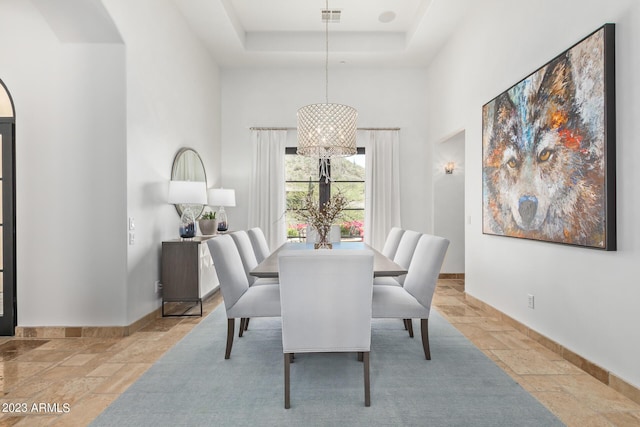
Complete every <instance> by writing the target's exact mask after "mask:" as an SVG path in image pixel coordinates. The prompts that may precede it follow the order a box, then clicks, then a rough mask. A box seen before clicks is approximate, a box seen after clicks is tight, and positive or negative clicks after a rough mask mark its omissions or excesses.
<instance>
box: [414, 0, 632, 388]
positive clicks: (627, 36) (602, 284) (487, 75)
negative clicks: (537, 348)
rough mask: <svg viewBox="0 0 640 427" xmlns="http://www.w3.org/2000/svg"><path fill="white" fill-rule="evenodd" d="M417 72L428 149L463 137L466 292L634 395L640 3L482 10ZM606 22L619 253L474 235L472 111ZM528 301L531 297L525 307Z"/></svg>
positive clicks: (476, 149) (477, 115) (476, 146)
mask: <svg viewBox="0 0 640 427" xmlns="http://www.w3.org/2000/svg"><path fill="white" fill-rule="evenodd" d="M471 16H472V19H469V20H468V21H467V22H466V23H464V24H463V25H461V26H460V28H459V30H458V31H457V33H456V35H455V36H454V38H453V39H452V40H450V42H449V43H448V45H447V46H445V48H443V49H442V50H441V53H440V54H439V57H438V58H437V60H436V61H435V62H434V63H433V64H432V66H431V67H430V68H429V70H428V73H427V81H428V82H429V84H428V90H427V92H426V95H427V96H428V98H429V99H431V100H437V104H433V105H430V110H429V116H428V120H429V137H428V141H438V140H440V139H442V138H443V137H444V136H445V135H449V134H451V133H452V132H453V131H456V130H458V129H465V131H466V150H465V151H466V159H465V163H466V168H465V169H466V177H467V178H466V187H465V194H466V197H465V199H466V201H465V204H466V215H469V216H470V217H471V220H472V223H471V224H467V225H466V239H465V240H466V258H465V259H466V279H467V280H466V290H467V292H468V293H469V294H470V295H473V296H474V297H476V298H479V299H480V300H483V301H485V302H487V303H488V304H490V305H492V306H494V307H496V308H497V309H499V310H501V311H503V312H505V313H507V314H508V315H510V316H512V317H513V318H515V319H517V320H519V321H521V322H523V323H524V324H526V325H528V326H530V327H531V328H532V329H534V330H536V331H538V332H540V333H542V334H543V335H546V336H548V337H549V338H551V339H553V340H554V341H557V342H558V343H560V344H562V345H563V346H565V347H567V348H569V349H570V350H572V351H574V352H576V353H578V354H580V355H582V356H583V357H586V358H587V359H589V360H591V361H593V362H595V363H596V364H598V365H600V366H601V367H603V368H605V369H608V370H610V371H611V372H613V373H614V374H616V375H618V376H619V377H621V378H623V379H625V380H626V381H628V382H630V383H631V384H634V385H635V386H640V366H639V362H638V361H639V360H640V340H639V339H638V331H637V325H638V324H640V310H638V308H637V301H639V300H640V285H638V275H639V273H640V263H638V259H640V227H638V226H637V212H638V211H640V199H639V198H638V191H637V182H638V181H639V179H638V172H637V171H638V168H637V167H636V164H637V163H638V162H639V161H640V145H638V144H637V141H636V140H637V135H638V134H639V133H640V122H639V121H638V120H637V117H638V115H639V114H640V85H638V84H637V78H638V75H640V51H639V50H638V48H637V47H638V45H639V42H640V3H638V2H637V1H635V0H610V1H607V2H602V1H597V0H587V1H557V0H540V1H537V2H513V1H510V0H509V1H507V0H494V1H488V2H483V3H482V7H478V9H477V10H476V11H475V13H472V14H471ZM606 22H613V23H616V56H617V57H616V80H617V82H616V85H617V105H616V109H617V144H616V146H617V159H616V160H617V182H618V185H617V186H618V188H617V199H618V203H617V208H618V215H617V224H618V234H617V236H618V251H617V252H603V251H598V250H589V249H582V248H579V247H570V246H563V245H554V244H550V243H543V242H535V241H526V240H518V239H514V238H505V237H498V236H488V235H483V234H482V228H481V224H482V217H481V214H482V195H481V188H482V187H481V178H482V171H481V163H482V159H481V156H482V153H481V151H482V147H481V126H482V116H481V109H482V105H483V104H484V103H486V102H487V101H489V100H491V99H492V98H493V97H495V96H496V95H498V94H499V93H501V92H502V91H504V90H505V89H507V88H509V87H510V86H511V85H513V84H514V83H516V82H518V81H519V80H520V79H522V78H523V77H525V76H526V75H528V74H529V73H531V72H532V71H534V70H535V69H537V68H538V67H540V66H541V65H543V64H545V63H546V62H547V61H549V60H550V59H552V58H553V57H555V56H556V55H557V54H559V53H560V52H562V51H564V50H565V49H567V48H569V47H570V46H572V45H573V44H574V43H576V42H577V41H579V40H581V39H582V38H583V37H585V36H586V35H588V34H590V33H591V32H592V31H594V30H595V29H596V28H598V27H600V26H601V25H602V24H604V23H606ZM527 294H533V295H535V298H536V307H535V309H534V310H531V309H528V308H527Z"/></svg>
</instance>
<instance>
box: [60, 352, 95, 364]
mask: <svg viewBox="0 0 640 427" xmlns="http://www.w3.org/2000/svg"><path fill="white" fill-rule="evenodd" d="M95 357H96V355H95V354H83V353H81V354H75V355H73V356H71V357H69V358H68V359H66V360H65V361H64V362H62V363H61V364H60V366H83V365H86V364H87V363H89V361H91V359H94V358H95Z"/></svg>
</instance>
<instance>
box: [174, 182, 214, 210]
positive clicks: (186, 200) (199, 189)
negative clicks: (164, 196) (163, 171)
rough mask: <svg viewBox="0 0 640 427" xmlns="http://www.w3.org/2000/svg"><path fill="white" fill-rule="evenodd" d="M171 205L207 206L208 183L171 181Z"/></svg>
mask: <svg viewBox="0 0 640 427" xmlns="http://www.w3.org/2000/svg"><path fill="white" fill-rule="evenodd" d="M169 203H171V204H173V205H206V204H207V185H206V183H205V182H204V181H169Z"/></svg>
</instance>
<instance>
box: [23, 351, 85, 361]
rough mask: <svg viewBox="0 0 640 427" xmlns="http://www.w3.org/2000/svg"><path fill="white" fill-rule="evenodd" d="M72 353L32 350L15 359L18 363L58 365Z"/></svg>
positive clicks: (72, 352)
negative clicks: (49, 363)
mask: <svg viewBox="0 0 640 427" xmlns="http://www.w3.org/2000/svg"><path fill="white" fill-rule="evenodd" d="M74 354H75V352H74V351H58V350H55V351H54V350H39V349H37V350H33V351H30V352H28V353H25V354H23V355H21V356H18V357H16V359H15V360H16V361H18V362H51V363H59V362H62V361H63V360H65V359H67V358H69V357H71V356H72V355H74Z"/></svg>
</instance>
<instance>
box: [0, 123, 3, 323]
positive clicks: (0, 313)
mask: <svg viewBox="0 0 640 427" xmlns="http://www.w3.org/2000/svg"><path fill="white" fill-rule="evenodd" d="M2 184H3V181H2V134H1V133H0V317H1V316H3V315H4V285H3V280H2V279H3V278H4V253H3V248H4V233H3V232H4V225H3V224H2V218H4V215H3V211H2V187H3V185H2Z"/></svg>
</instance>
